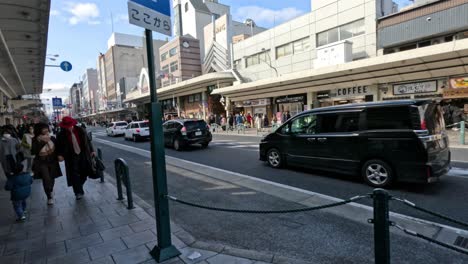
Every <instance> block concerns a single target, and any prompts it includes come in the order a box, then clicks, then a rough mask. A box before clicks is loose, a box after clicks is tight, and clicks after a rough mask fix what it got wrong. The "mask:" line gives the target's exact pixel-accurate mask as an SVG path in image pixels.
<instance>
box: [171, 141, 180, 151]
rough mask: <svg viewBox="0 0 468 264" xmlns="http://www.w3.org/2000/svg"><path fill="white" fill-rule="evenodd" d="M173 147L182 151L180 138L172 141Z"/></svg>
mask: <svg viewBox="0 0 468 264" xmlns="http://www.w3.org/2000/svg"><path fill="white" fill-rule="evenodd" d="M172 147H173V148H174V149H175V150H176V151H180V150H181V146H180V141H179V139H177V138H176V139H174V142H173V143H172Z"/></svg>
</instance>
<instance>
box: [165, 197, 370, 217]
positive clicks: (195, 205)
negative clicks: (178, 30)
mask: <svg viewBox="0 0 468 264" xmlns="http://www.w3.org/2000/svg"><path fill="white" fill-rule="evenodd" d="M369 196H370V195H369V194H368V195H359V196H355V197H352V198H350V199H347V200H344V201H341V202H336V203H330V204H325V205H320V206H314V207H305V208H299V209H290V210H270V211H269V210H246V209H227V208H219V207H213V206H207V205H202V204H196V203H191V202H187V201H183V200H180V199H178V198H176V197H173V196H169V195H167V196H166V197H167V198H168V199H169V200H171V201H175V202H178V203H180V204H185V205H188V206H192V207H197V208H201V209H207V210H212V211H220V212H229V213H243V214H287V213H299V212H307V211H315V210H320V209H325V208H330V207H335V206H340V205H345V204H348V203H352V202H355V201H358V200H361V199H364V198H368V197H369Z"/></svg>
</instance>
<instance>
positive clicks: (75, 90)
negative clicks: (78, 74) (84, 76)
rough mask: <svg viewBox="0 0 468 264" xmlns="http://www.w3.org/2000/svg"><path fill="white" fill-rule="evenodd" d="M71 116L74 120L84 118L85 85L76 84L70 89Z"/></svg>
mask: <svg viewBox="0 0 468 264" xmlns="http://www.w3.org/2000/svg"><path fill="white" fill-rule="evenodd" d="M69 98H70V106H69V108H70V115H71V116H72V117H74V118H78V117H81V116H83V115H84V114H83V83H82V82H79V83H74V84H73V85H72V87H71V88H70V97H69Z"/></svg>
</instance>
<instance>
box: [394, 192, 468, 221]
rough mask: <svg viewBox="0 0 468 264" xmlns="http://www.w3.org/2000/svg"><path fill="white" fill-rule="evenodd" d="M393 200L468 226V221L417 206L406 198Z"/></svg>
mask: <svg viewBox="0 0 468 264" xmlns="http://www.w3.org/2000/svg"><path fill="white" fill-rule="evenodd" d="M392 200H395V201H398V202H401V203H403V204H404V205H406V206H409V207H411V208H414V209H415V210H418V211H421V212H423V213H426V214H430V215H432V216H435V217H438V218H440V219H444V220H445V221H448V222H452V223H454V224H457V225H461V226H464V227H468V223H465V222H462V221H460V220H456V219H453V218H450V217H448V216H445V215H443V214H439V213H436V212H433V211H430V210H428V209H425V208H422V207H419V206H417V205H416V204H415V203H412V202H410V201H408V200H406V199H400V198H392Z"/></svg>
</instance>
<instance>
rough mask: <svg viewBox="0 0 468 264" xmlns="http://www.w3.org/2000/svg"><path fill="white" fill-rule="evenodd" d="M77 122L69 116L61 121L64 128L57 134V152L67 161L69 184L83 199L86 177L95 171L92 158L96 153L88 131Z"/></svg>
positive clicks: (79, 197) (78, 197)
mask: <svg viewBox="0 0 468 264" xmlns="http://www.w3.org/2000/svg"><path fill="white" fill-rule="evenodd" d="M76 124H77V121H76V120H75V119H73V118H71V117H68V116H66V117H64V118H63V119H62V122H60V124H59V126H60V127H61V128H62V130H61V131H60V132H59V134H58V136H57V154H58V159H59V161H65V167H66V172H67V184H68V186H69V187H73V192H74V193H75V196H76V199H77V200H81V199H82V198H83V195H84V194H85V193H84V189H83V185H84V184H85V182H86V178H87V177H88V176H90V175H93V174H94V173H95V172H94V169H93V165H92V164H93V163H92V158H93V157H94V156H95V155H96V153H95V152H94V148H93V145H92V144H91V140H90V138H89V137H88V135H87V134H86V132H85V131H84V130H83V129H82V128H81V127H78V126H76Z"/></svg>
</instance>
